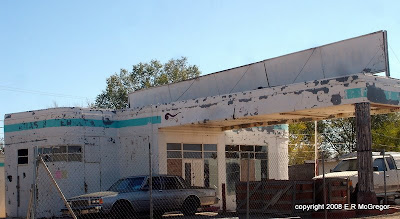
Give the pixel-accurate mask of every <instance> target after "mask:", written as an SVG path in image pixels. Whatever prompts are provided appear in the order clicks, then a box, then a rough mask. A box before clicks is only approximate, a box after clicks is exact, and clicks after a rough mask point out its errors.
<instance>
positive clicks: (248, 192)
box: [246, 152, 250, 219]
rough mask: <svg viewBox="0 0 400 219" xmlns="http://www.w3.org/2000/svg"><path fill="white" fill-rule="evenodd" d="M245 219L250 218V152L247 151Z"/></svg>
mask: <svg viewBox="0 0 400 219" xmlns="http://www.w3.org/2000/svg"><path fill="white" fill-rule="evenodd" d="M246 202H247V203H246V219H249V218H250V152H247V197H246Z"/></svg>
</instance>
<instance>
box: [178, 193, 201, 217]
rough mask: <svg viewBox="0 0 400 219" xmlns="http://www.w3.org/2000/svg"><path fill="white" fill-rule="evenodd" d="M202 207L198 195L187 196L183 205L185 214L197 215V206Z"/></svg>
mask: <svg viewBox="0 0 400 219" xmlns="http://www.w3.org/2000/svg"><path fill="white" fill-rule="evenodd" d="M199 207H200V201H199V199H198V198H197V197H189V198H187V199H186V200H185V201H184V202H183V205H182V210H181V211H182V213H183V215H185V216H191V215H195V214H196V212H197V208H199Z"/></svg>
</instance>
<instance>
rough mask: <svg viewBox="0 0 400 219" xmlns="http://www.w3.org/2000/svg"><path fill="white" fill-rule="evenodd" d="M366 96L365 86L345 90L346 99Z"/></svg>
mask: <svg viewBox="0 0 400 219" xmlns="http://www.w3.org/2000/svg"><path fill="white" fill-rule="evenodd" d="M366 96H367V89H366V88H352V89H347V90H346V98H347V99H354V98H360V97H366Z"/></svg>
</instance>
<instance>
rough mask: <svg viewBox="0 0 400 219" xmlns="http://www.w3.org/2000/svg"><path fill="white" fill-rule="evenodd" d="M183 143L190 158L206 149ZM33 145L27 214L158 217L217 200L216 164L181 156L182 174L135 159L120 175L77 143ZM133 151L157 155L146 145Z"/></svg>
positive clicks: (192, 212) (190, 212)
mask: <svg viewBox="0 0 400 219" xmlns="http://www.w3.org/2000/svg"><path fill="white" fill-rule="evenodd" d="M197 146H198V145H197ZM149 147H150V145H149ZM187 147H189V148H190V149H191V150H193V151H190V152H187V153H189V154H188V156H190V157H191V158H194V157H195V156H198V155H196V154H197V153H201V157H203V156H204V153H205V154H207V153H209V152H202V150H201V152H195V150H196V148H194V147H196V146H195V145H189V146H187ZM201 147H206V148H209V147H210V146H204V145H201ZM175 149H176V148H175ZM36 150H37V152H36V154H37V156H36V160H35V167H36V168H35V171H34V186H33V189H31V197H30V201H29V210H28V213H27V217H28V218H54V217H68V218H79V217H85V218H149V217H150V218H160V217H162V215H163V214H165V213H170V215H171V214H172V213H173V214H175V215H180V216H195V214H196V213H197V212H198V211H199V210H200V209H204V208H207V207H209V206H211V205H214V204H217V203H218V201H219V199H218V197H217V196H218V195H217V190H216V189H215V185H214V184H213V181H212V179H215V177H216V175H215V174H214V172H215V169H212V170H211V169H210V168H213V167H212V166H210V163H209V162H205V163H204V164H203V165H196V164H198V163H200V162H198V161H196V162H195V161H193V159H190V158H188V159H182V162H181V165H182V168H181V170H182V173H181V174H180V175H177V174H169V175H167V174H154V173H153V171H152V169H153V168H152V164H151V162H146V163H138V162H134V163H132V164H131V165H128V166H127V167H126V168H129V169H126V170H123V171H124V176H121V173H118V170H117V169H114V168H108V167H107V166H105V167H104V166H103V168H106V169H99V168H102V166H99V163H96V162H88V161H93V160H94V159H93V158H90V157H89V158H88V157H85V156H88V154H85V156H84V153H83V151H82V147H81V146H79V145H65V146H57V147H55V146H53V147H41V148H37V149H36ZM210 150H211V151H212V150H213V148H212V147H211V149H209V150H208V151H210ZM136 152H137V153H139V151H136ZM182 154H183V153H182ZM134 156H141V157H145V158H146V159H147V160H154V159H158V156H153V155H151V154H150V153H149V152H148V151H142V153H140V154H136V155H134ZM206 156H210V157H211V155H206ZM149 157H151V158H152V159H148V158H149ZM113 158H115V157H113V156H108V157H107V156H103V157H101V159H102V162H105V163H112V162H110V161H109V160H108V161H107V160H104V159H113ZM119 159H124V157H122V158H121V157H119ZM146 159H144V160H146ZM210 159H215V158H210ZM176 160H177V158H176V156H175V158H174V161H175V162H176ZM116 161H118V160H116ZM189 161H193V162H189ZM170 163H171V162H170ZM188 164H190V165H188ZM192 165H193V166H192ZM107 168H108V169H107ZM204 168H205V169H204ZM171 169H173V168H171ZM176 169H179V168H176V167H175V171H176ZM200 170H201V171H205V173H206V175H205V176H204V175H203V177H202V179H201V180H199V179H198V177H199V174H198V172H199V171H200ZM138 172H139V173H138ZM210 173H211V174H210ZM150 176H152V177H150ZM204 177H206V179H205V178H204ZM210 178H211V181H210ZM211 187H214V188H211Z"/></svg>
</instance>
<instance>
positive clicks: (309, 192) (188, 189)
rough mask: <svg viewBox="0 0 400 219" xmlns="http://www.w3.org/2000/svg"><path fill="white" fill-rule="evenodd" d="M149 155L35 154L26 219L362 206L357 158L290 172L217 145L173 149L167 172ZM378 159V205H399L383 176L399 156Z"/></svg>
mask: <svg viewBox="0 0 400 219" xmlns="http://www.w3.org/2000/svg"><path fill="white" fill-rule="evenodd" d="M146 144H148V143H146ZM148 145H149V149H150V144H148ZM85 147H96V146H95V145H89V146H88V145H85ZM149 149H147V150H144V149H142V150H136V151H135V153H127V154H119V153H111V151H110V153H109V154H107V155H105V156H101V157H100V156H98V157H93V156H92V155H89V154H87V153H85V151H86V150H87V149H85V148H83V147H82V145H60V146H51V147H50V146H49V147H39V148H35V157H36V159H35V168H34V170H33V171H34V174H33V175H34V182H33V186H32V188H31V190H30V197H29V204H28V213H27V218H210V217H211V218H216V217H226V216H230V217H231V216H234V217H240V218H252V217H262V218H269V217H289V216H291V217H293V216H296V217H313V216H315V215H314V214H316V213H321V214H324V213H325V212H326V211H327V210H328V209H327V208H326V207H320V206H322V205H323V206H328V205H330V206H336V207H337V208H339V207H338V206H340V207H341V208H342V209H339V210H345V209H343V208H344V206H345V205H346V204H354V203H357V202H356V201H357V196H356V194H357V193H356V192H357V187H356V185H355V184H354V182H355V178H352V177H351V176H350V175H347V177H344V175H343V174H344V172H347V173H349V172H350V171H355V173H356V171H357V160H356V157H355V156H356V154H350V155H348V157H343V158H342V159H341V160H340V161H339V160H335V159H327V157H326V156H325V155H324V152H322V153H321V152H320V154H319V155H318V161H317V165H315V164H314V162H309V163H307V162H305V163H304V164H301V165H289V161H290V155H289V154H288V150H286V149H285V150H275V149H273V148H269V147H268V145H247V144H246V145H225V146H224V151H223V153H218V152H217V145H213V144H183V143H168V144H167V150H166V152H167V154H166V164H167V165H166V166H159V165H157V164H156V162H155V161H158V160H159V159H163V158H165V157H161V156H160V155H154V154H151V153H149V151H151V150H149ZM308 153H315V152H313V151H309V152H308ZM373 155H374V159H373V162H374V164H373V166H374V171H375V172H374V174H375V173H378V175H377V176H376V177H377V178H374V180H378V178H379V177H380V178H382V179H381V180H382V183H383V184H382V187H381V188H379V190H376V191H375V192H376V193H377V194H379V195H378V196H377V197H378V200H379V203H380V204H385V203H392V204H394V203H395V197H394V196H390V194H389V193H390V188H389V186H391V185H392V184H391V183H393V182H392V181H389V178H385V177H383V176H385V175H387V174H388V173H389V174H390V171H394V170H396V171H397V166H399V165H400V164H399V163H397V162H400V155H398V154H391V153H386V154H385V155H384V154H383V153H374V154H373ZM220 156H223V159H218V157H220ZM138 157H140V158H142V160H143V162H134V161H133V160H135V159H136V158H138ZM308 157H309V156H308ZM121 160H122V161H123V162H124V165H125V168H123V169H122V170H121V169H119V168H117V167H116V166H117V165H116V162H122V161H121ZM130 160H131V161H132V162H129V161H130ZM149 160H150V161H151V162H149ZM96 161H97V162H96ZM101 164H103V165H101ZM104 164H106V165H104ZM118 165H121V163H118ZM385 167H386V168H385ZM155 170H157V171H160V170H166V171H164V172H165V173H167V174H156V172H157V171H155ZM316 171H317V172H316ZM381 172H382V173H381ZM379 174H380V175H379ZM317 175H319V176H317ZM315 176H316V177H315ZM221 179H224V180H221ZM390 180H391V179H390ZM382 194H387V195H385V196H382ZM304 206H314V207H313V208H312V209H306V210H305V209H304ZM315 206H317V207H315ZM318 206H319V207H318ZM331 210H338V209H331ZM346 210H351V209H346ZM317 216H318V215H317Z"/></svg>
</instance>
